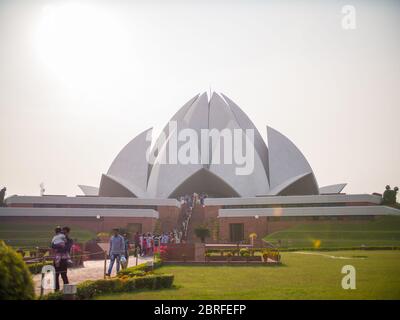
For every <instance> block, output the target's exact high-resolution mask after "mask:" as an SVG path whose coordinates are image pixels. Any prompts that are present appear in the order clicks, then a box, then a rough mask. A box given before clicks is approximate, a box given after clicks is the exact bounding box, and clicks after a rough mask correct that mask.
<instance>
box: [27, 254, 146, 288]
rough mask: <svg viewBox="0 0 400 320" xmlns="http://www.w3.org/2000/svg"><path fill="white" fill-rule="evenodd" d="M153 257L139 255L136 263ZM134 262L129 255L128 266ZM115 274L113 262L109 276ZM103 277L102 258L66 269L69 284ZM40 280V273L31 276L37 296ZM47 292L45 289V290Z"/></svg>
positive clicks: (133, 258)
mask: <svg viewBox="0 0 400 320" xmlns="http://www.w3.org/2000/svg"><path fill="white" fill-rule="evenodd" d="M152 259H153V257H145V258H143V257H140V258H139V259H138V264H141V263H144V262H146V261H150V260H152ZM109 263H110V260H107V268H108V265H109ZM135 264H136V258H135V257H133V256H131V257H130V258H129V267H132V266H134V265H135ZM115 274H116V265H115V264H114V268H113V273H112V275H111V276H114V275H115ZM103 277H104V260H97V261H85V262H84V267H82V268H72V269H68V280H69V283H70V284H78V283H80V282H83V281H85V280H97V279H103ZM40 281H41V274H36V275H34V276H33V282H34V285H35V292H36V294H37V295H38V296H39V295H40ZM62 283H63V282H62V279H61V277H60V285H61V290H62ZM45 293H47V291H46V292H45Z"/></svg>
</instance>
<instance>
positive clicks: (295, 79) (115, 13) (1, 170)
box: [0, 0, 400, 195]
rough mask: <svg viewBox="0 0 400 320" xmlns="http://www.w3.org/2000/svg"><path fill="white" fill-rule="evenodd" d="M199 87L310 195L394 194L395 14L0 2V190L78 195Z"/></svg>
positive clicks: (331, 8)
mask: <svg viewBox="0 0 400 320" xmlns="http://www.w3.org/2000/svg"><path fill="white" fill-rule="evenodd" d="M166 3H168V5H167V4H166ZM344 5H353V6H354V7H355V9H356V14H357V15H356V18H357V20H356V22H357V27H356V29H355V30H344V29H343V28H342V25H341V19H342V17H343V14H342V13H341V10H342V7H343V6H344ZM210 85H211V86H212V89H213V90H215V91H218V92H223V93H225V94H226V95H228V96H229V97H230V98H231V99H233V100H234V101H235V102H236V103H237V104H238V105H239V106H241V108H242V109H243V110H244V111H245V112H246V113H247V114H248V115H249V117H250V118H251V119H252V120H253V121H254V122H255V124H256V126H257V127H258V128H259V130H260V132H261V134H262V135H263V136H264V137H265V135H266V129H265V126H266V125H270V126H272V127H274V128H276V129H277V130H279V131H281V132H282V133H284V134H285V135H286V136H288V137H289V138H290V139H291V140H292V141H293V142H294V143H295V144H296V145H297V146H298V147H299V148H300V150H301V151H302V152H303V153H304V155H305V156H306V158H307V159H308V161H309V162H310V164H311V166H312V168H313V169H314V172H315V174H316V177H317V180H318V182H319V185H320V186H323V185H326V184H333V183H340V182H348V184H349V185H348V187H347V188H346V189H345V191H347V192H348V193H350V192H351V193H364V192H368V193H371V192H382V191H383V189H384V186H385V185H386V184H391V185H392V186H393V185H400V167H399V164H400V144H399V121H400V2H399V1H350V0H349V1H311V0H310V1H286V2H285V1H251V0H250V1H249V0H246V1H245V0H243V1H221V0H220V1H218V0H213V1H208V2H207V1H200V0H198V1H149V0H146V1H115V0H114V1H79V2H77V1H76V2H75V1H55V0H53V1H39V0H38V1H33V0H32V1H18V0H13V1H11V0H9V1H5V0H0V112H1V113H0V115H1V116H0V150H1V151H0V152H1V158H0V159H1V160H0V186H2V185H5V186H7V188H8V191H7V194H8V195H12V194H39V184H40V182H44V184H45V186H46V193H50V194H69V195H74V194H80V190H79V189H78V188H77V184H88V185H98V184H99V181H100V176H101V173H103V172H106V171H107V169H108V167H109V165H110V164H111V162H112V160H113V159H114V157H115V156H116V155H117V153H118V152H119V151H120V149H121V148H122V147H123V146H124V145H125V144H126V143H127V142H128V141H129V140H130V139H132V138H133V137H134V136H135V135H136V134H138V133H140V132H142V131H143V130H145V129H147V128H149V127H154V129H155V131H156V132H155V133H156V134H157V132H159V131H160V130H161V128H162V127H163V126H164V125H165V123H166V122H167V121H168V120H169V118H170V117H171V116H172V115H173V114H174V113H175V112H176V111H177V109H178V108H180V107H181V106H182V105H183V104H184V103H185V102H186V101H187V100H189V99H190V98H191V97H192V96H194V95H195V94H197V93H198V92H202V91H208V89H209V86H210Z"/></svg>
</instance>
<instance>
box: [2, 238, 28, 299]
mask: <svg viewBox="0 0 400 320" xmlns="http://www.w3.org/2000/svg"><path fill="white" fill-rule="evenodd" d="M34 297H35V291H34V288H33V282H32V278H31V274H30V272H29V270H28V267H27V266H26V264H25V262H24V261H23V259H22V256H21V255H20V254H18V253H17V252H15V251H14V250H13V249H12V248H11V247H9V246H7V245H6V244H5V243H4V242H3V241H0V300H32V299H34Z"/></svg>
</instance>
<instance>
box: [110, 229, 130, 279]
mask: <svg viewBox="0 0 400 320" xmlns="http://www.w3.org/2000/svg"><path fill="white" fill-rule="evenodd" d="M113 232H114V235H113V236H112V237H111V239H110V250H109V256H110V266H109V267H108V272H107V274H106V275H107V276H110V275H111V272H112V268H113V266H114V262H115V260H117V273H118V271H119V268H120V262H121V256H122V255H123V254H124V253H125V239H124V237H122V236H121V235H120V234H119V230H118V229H113Z"/></svg>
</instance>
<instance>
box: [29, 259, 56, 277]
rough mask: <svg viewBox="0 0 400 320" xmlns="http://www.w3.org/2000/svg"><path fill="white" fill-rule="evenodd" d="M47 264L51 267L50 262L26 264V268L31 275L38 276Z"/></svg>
mask: <svg viewBox="0 0 400 320" xmlns="http://www.w3.org/2000/svg"><path fill="white" fill-rule="evenodd" d="M49 264H51V265H53V262H52V261H45V262H36V263H31V264H27V266H28V269H29V271H30V273H31V274H38V273H41V272H42V268H43V266H47V265H49Z"/></svg>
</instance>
